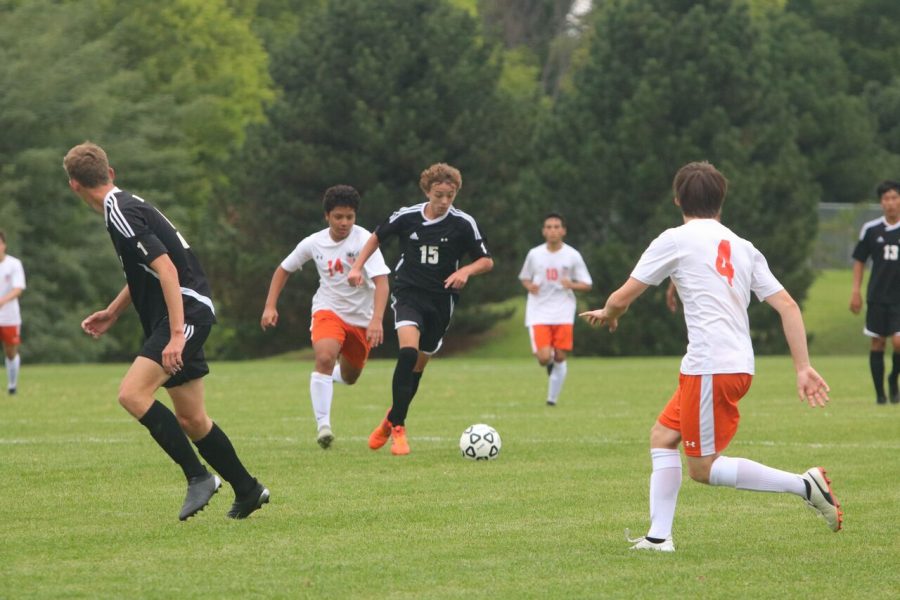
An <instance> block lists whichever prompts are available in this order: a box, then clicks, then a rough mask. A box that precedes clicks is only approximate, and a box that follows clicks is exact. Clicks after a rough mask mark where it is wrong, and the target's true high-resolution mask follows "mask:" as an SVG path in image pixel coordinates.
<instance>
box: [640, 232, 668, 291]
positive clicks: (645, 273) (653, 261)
mask: <svg viewBox="0 0 900 600" xmlns="http://www.w3.org/2000/svg"><path fill="white" fill-rule="evenodd" d="M669 231H670V230H666V231H663V232H662V233H661V234H659V237H657V238H656V239H655V240H653V241H652V242H651V243H650V245H649V246H648V247H647V249H646V250H644V254H642V255H641V259H640V260H639V261H638V264H637V265H636V266H635V267H634V270H633V271H632V272H631V276H632V277H634V278H635V279H637V280H638V281H640V282H641V283H646V284H647V285H659V284H660V283H662V282H663V280H664V279H665V278H666V277H668V276H669V275H671V274H672V272H673V271H674V270H675V267H677V266H678V246H677V245H676V244H675V240H674V239H673V237H674V236H672V234H670V233H669Z"/></svg>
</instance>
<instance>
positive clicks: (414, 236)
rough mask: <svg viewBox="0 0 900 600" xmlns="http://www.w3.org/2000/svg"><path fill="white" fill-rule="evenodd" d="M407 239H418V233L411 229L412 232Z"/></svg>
mask: <svg viewBox="0 0 900 600" xmlns="http://www.w3.org/2000/svg"><path fill="white" fill-rule="evenodd" d="M409 239H411V240H418V239H419V236H418V234H417V233H416V232H415V231H413V232H412V235H411V236H409Z"/></svg>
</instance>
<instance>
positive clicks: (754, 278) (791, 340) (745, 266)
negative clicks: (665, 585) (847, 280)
mask: <svg viewBox="0 0 900 600" xmlns="http://www.w3.org/2000/svg"><path fill="white" fill-rule="evenodd" d="M673 188H674V192H675V204H676V206H679V207H681V211H682V214H683V216H684V225H682V226H680V227H675V228H673V229H668V230H666V231H664V232H663V233H662V234H661V235H660V236H659V237H657V238H656V239H655V240H654V241H653V242H652V243H651V244H650V246H649V247H648V248H647V250H646V251H645V252H644V254H643V256H641V259H640V260H639V261H638V264H637V266H636V267H635V268H634V271H632V273H631V277H630V278H629V279H628V281H626V282H625V284H624V285H623V286H622V287H620V288H619V289H618V290H616V291H615V292H613V293H612V294H611V295H610V296H609V298H608V299H607V301H606V306H605V307H604V308H602V309H599V310H593V311H590V312H585V313H582V315H581V316H582V317H584V318H586V319H587V320H588V321H589V322H590V323H592V324H600V325H603V326H606V327H608V328H609V330H610V331H615V329H616V327H617V326H618V322H619V317H621V316H622V315H623V314H624V313H625V311H626V310H628V307H629V306H630V305H631V303H632V302H634V301H635V300H636V299H637V298H638V296H640V295H641V294H642V293H643V292H644V291H645V290H646V289H647V288H648V287H649V286H651V285H659V284H660V283H661V282H662V281H663V280H664V279H665V278H666V277H670V276H671V278H672V281H673V282H674V283H675V286H676V287H677V288H678V295H679V296H680V297H681V301H682V303H683V305H684V318H685V322H686V323H687V329H688V351H687V354H686V355H685V357H684V359H683V360H682V362H681V375H680V377H679V384H678V388H677V389H676V390H675V394H674V395H673V396H672V399H671V400H669V403H668V404H667V405H666V407H665V409H664V410H663V412H662V413H661V414H660V415H659V418H658V420H657V421H656V423H655V424H654V426H653V428H652V429H651V431H650V456H651V458H652V464H653V472H652V474H651V476H650V530H649V532H648V533H647V535H646V536H644V537H641V538H638V539H634V540H629V541H630V542H632V543H634V545H633V546H632V549H634V550H659V551H663V552H674V550H675V545H674V543H673V541H672V522H673V520H674V517H675V503H676V500H677V499H678V491H679V489H680V487H681V457H680V456H679V453H678V444H679V443H681V444H682V445H683V446H684V453H685V454H686V455H687V463H688V471H689V473H690V476H691V479H693V480H695V481H698V482H700V483H708V484H710V485H716V486H726V487H732V488H736V489H741V490H755V491H759V492H783V493H790V494H794V495H797V496H800V497H801V498H802V499H804V500H805V501H806V502H807V503H808V504H809V505H810V506H811V507H813V508H814V509H815V510H816V511H817V512H818V513H819V514H820V515H821V516H822V517H824V518H825V521H826V523H827V524H828V526H829V528H830V529H831V530H832V531H838V530H840V529H841V520H842V513H841V505H840V503H839V502H838V500H837V498H835V496H834V494H833V493H832V491H831V485H830V482H829V480H828V479H827V478H826V477H825V470H824V469H822V468H821V467H813V468H811V469H809V470H807V471H806V472H805V473H803V474H795V473H788V472H786V471H780V470H778V469H773V468H771V467H767V466H765V465H762V464H759V463H757V462H753V461H752V460H748V459H746V458H731V457H728V456H723V455H722V454H721V453H722V452H723V451H724V450H725V448H726V447H727V446H728V444H729V442H731V439H732V438H733V437H734V434H735V432H736V431H737V426H738V420H739V413H738V401H739V400H740V399H741V398H742V397H743V396H744V395H745V394H746V393H747V391H748V390H749V389H750V382H751V380H752V378H753V368H754V358H753V346H752V344H751V342H750V326H749V320H748V317H747V306H748V305H749V303H750V295H751V293H755V294H756V296H757V297H758V298H759V299H760V300H763V301H765V302H767V303H768V304H769V305H770V306H771V307H772V308H774V309H775V310H776V311H778V313H779V315H780V316H781V322H782V326H783V327H784V334H785V338H786V339H787V342H788V346H789V348H790V350H791V357H792V358H793V360H794V368H795V370H796V373H797V392H798V394H799V396H800V399H801V400H805V401H807V402H808V403H809V405H810V406H812V407H815V406H825V404H826V403H827V402H828V385H827V384H826V383H825V380H824V379H822V377H821V376H820V375H819V374H818V373H817V372H816V371H815V369H813V368H812V366H811V365H810V362H809V354H808V351H807V347H806V330H805V328H804V326H803V316H802V315H801V313H800V308H799V306H797V303H796V302H795V301H794V299H793V298H791V296H790V294H788V292H787V291H786V290H785V289H784V287H783V286H782V285H781V284H780V283H779V282H778V280H777V279H775V276H774V275H772V272H771V271H770V270H769V266H768V264H767V263H766V259H765V257H763V255H762V254H761V253H760V252H759V251H758V250H757V249H756V248H755V247H754V246H753V244H751V243H750V242H748V241H747V240H744V239H742V238H740V237H738V236H737V235H735V234H734V233H733V232H732V231H731V230H730V229H728V228H727V227H725V226H724V225H722V224H721V223H720V222H719V218H720V216H721V210H722V203H723V202H724V200H725V193H726V191H727V181H726V180H725V177H724V176H723V175H722V174H721V173H720V172H719V171H718V170H716V168H715V167H714V166H713V165H711V164H710V163H708V162H694V163H689V164H687V165H685V166H683V167H682V168H681V169H680V170H679V171H678V173H677V174H676V175H675V180H674V183H673Z"/></svg>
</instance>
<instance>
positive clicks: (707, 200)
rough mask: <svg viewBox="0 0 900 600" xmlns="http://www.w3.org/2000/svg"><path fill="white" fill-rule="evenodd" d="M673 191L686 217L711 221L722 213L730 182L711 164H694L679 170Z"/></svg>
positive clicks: (673, 182) (703, 162) (704, 162)
mask: <svg viewBox="0 0 900 600" xmlns="http://www.w3.org/2000/svg"><path fill="white" fill-rule="evenodd" d="M672 189H673V191H674V192H675V197H676V198H678V203H679V204H680V205H681V212H683V213H684V216H686V217H699V218H703V219H709V218H713V217H717V216H718V215H719V213H720V212H721V211H722V203H723V202H725V194H726V193H727V192H728V180H727V179H725V176H724V175H722V174H721V173H720V172H719V171H718V169H716V168H715V167H714V166H713V165H712V164H711V163H708V162H706V161H705V160H704V161H701V162H692V163H688V164H686V165H684V166H683V167H681V168H680V169H678V173H676V174H675V179H674V180H673V181H672Z"/></svg>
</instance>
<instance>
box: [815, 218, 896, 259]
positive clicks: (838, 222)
mask: <svg viewBox="0 0 900 600" xmlns="http://www.w3.org/2000/svg"><path fill="white" fill-rule="evenodd" d="M881 214H882V211H881V205H880V204H839V203H837V202H822V203H820V204H819V235H818V237H817V238H816V243H815V246H814V247H813V255H812V261H813V267H814V268H816V269H846V268H849V267H850V266H851V265H852V264H853V258H852V257H851V254H853V247H854V246H856V242H857V240H859V230H860V228H861V227H862V225H863V223H865V222H866V221H871V220H872V219H877V218H878V217H880V216H881Z"/></svg>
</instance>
